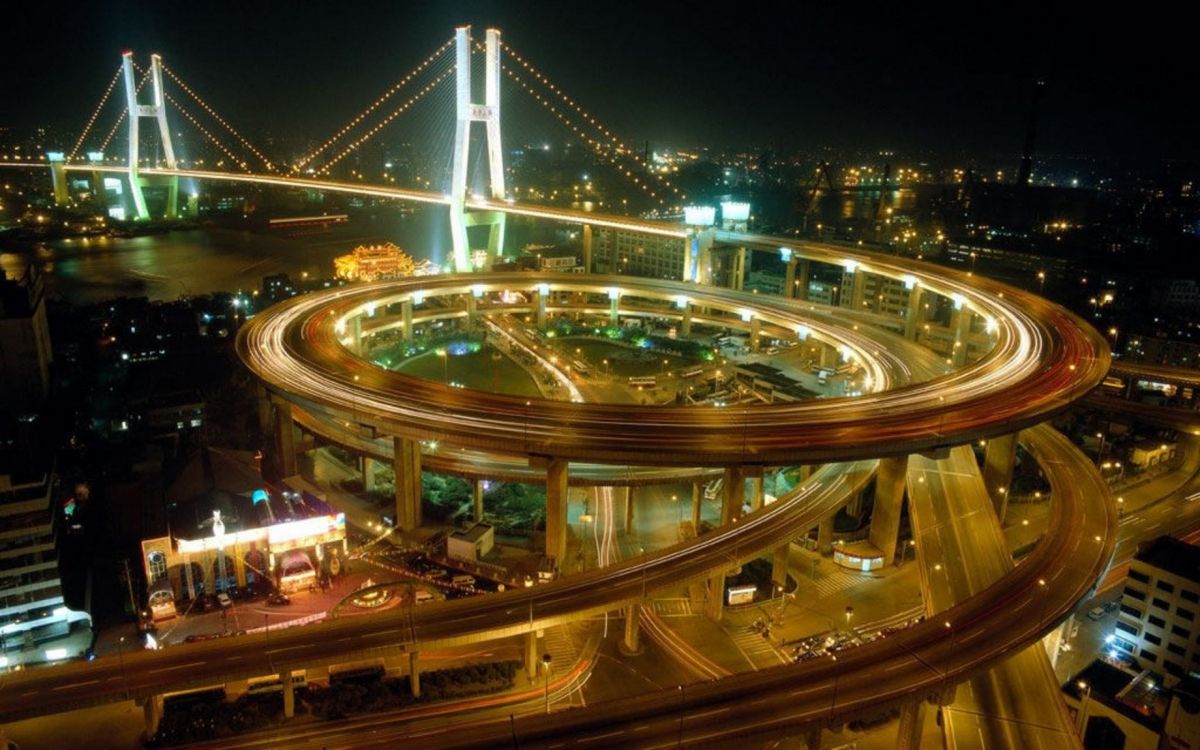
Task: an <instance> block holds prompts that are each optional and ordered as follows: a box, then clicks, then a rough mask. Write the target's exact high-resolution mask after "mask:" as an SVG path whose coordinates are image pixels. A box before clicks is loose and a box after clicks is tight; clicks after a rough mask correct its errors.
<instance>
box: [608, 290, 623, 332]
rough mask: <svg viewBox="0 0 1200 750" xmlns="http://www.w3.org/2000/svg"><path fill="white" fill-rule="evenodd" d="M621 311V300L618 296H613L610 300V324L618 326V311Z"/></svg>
mask: <svg viewBox="0 0 1200 750" xmlns="http://www.w3.org/2000/svg"><path fill="white" fill-rule="evenodd" d="M619 312H620V300H619V299H618V298H617V297H612V298H610V299H609V300H608V324H609V325H610V326H613V327H616V325H617V322H618V313H619Z"/></svg>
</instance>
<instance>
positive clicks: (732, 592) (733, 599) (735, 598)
mask: <svg viewBox="0 0 1200 750" xmlns="http://www.w3.org/2000/svg"><path fill="white" fill-rule="evenodd" d="M757 591H758V587H757V586H753V585H748V586H730V587H729V591H728V592H727V595H726V596H727V599H726V603H728V604H730V605H735V604H750V603H752V602H753V601H754V594H755V592H757Z"/></svg>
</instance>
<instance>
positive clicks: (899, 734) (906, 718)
mask: <svg viewBox="0 0 1200 750" xmlns="http://www.w3.org/2000/svg"><path fill="white" fill-rule="evenodd" d="M924 725H925V701H921V700H918V701H914V702H912V703H908V704H905V705H904V707H902V708H901V709H900V725H899V727H898V728H897V729H896V750H921V730H922V729H923V728H924Z"/></svg>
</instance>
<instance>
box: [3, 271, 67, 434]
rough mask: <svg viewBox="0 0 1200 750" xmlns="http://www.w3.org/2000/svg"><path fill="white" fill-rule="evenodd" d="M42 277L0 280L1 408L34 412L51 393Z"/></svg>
mask: <svg viewBox="0 0 1200 750" xmlns="http://www.w3.org/2000/svg"><path fill="white" fill-rule="evenodd" d="M45 297H46V292H45V289H44V287H43V285H42V279H41V276H39V275H38V273H37V270H36V268H35V267H34V266H29V267H28V268H27V269H26V271H25V273H24V274H23V275H22V276H20V277H19V278H15V279H13V278H7V277H6V278H4V279H0V411H8V412H11V413H13V414H15V415H20V414H25V413H28V412H36V411H38V409H40V407H41V405H42V403H43V402H44V401H45V399H46V396H47V395H49V392H50V364H51V362H52V361H53V359H54V355H53V351H52V349H51V347H50V326H49V325H48V324H47V322H46V300H45Z"/></svg>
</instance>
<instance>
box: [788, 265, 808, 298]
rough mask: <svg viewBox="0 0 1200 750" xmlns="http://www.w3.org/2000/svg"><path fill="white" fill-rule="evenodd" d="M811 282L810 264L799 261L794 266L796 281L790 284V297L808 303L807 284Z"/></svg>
mask: <svg viewBox="0 0 1200 750" xmlns="http://www.w3.org/2000/svg"><path fill="white" fill-rule="evenodd" d="M811 280H812V262H811V261H809V260H808V259H804V260H801V261H800V263H799V265H798V266H796V280H795V281H793V282H792V288H793V292H792V296H793V297H795V298H796V299H798V300H802V301H804V302H807V301H808V284H809V282H810V281H811Z"/></svg>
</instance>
